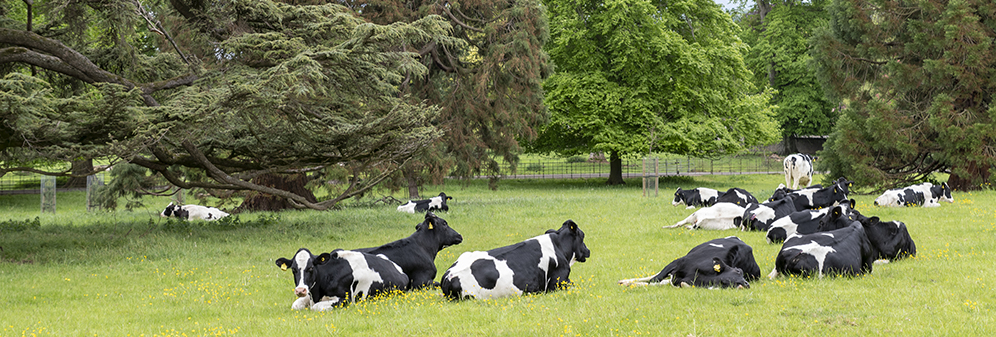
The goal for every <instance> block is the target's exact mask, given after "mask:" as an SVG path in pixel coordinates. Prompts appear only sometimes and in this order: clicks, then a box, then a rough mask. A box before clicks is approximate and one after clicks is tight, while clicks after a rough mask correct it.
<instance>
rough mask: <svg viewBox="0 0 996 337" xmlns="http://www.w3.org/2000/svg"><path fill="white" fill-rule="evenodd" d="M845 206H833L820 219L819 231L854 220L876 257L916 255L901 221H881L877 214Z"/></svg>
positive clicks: (898, 257)
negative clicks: (869, 242)
mask: <svg viewBox="0 0 996 337" xmlns="http://www.w3.org/2000/svg"><path fill="white" fill-rule="evenodd" d="M846 206H847V205H840V206H836V207H834V208H833V209H832V210H831V211H830V213H829V214H827V215H826V217H824V219H823V220H821V221H820V227H819V231H830V230H834V229H839V228H844V227H847V226H849V225H851V224H852V222H855V221H856V222H858V223H860V224H861V226H862V227H864V229H865V233H866V234H867V235H868V239H869V241H871V244H872V246H874V248H875V250H876V251H877V252H878V256H877V257H876V258H878V259H886V260H890V261H891V260H898V259H903V258H906V257H910V256H916V243H915V242H913V239H912V238H911V237H910V234H909V230H907V228H906V224H904V223H902V222H901V221H886V222H883V221H881V220H879V218H878V217H877V216H873V217H870V218H869V217H866V216H864V215H861V213H860V212H858V211H857V210H855V209H849V208H847V207H846Z"/></svg>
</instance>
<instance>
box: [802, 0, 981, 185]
mask: <svg viewBox="0 0 996 337" xmlns="http://www.w3.org/2000/svg"><path fill="white" fill-rule="evenodd" d="M829 12H830V16H831V21H830V25H829V26H828V27H825V28H822V29H820V30H819V31H818V32H817V33H816V34H815V36H814V38H813V45H814V48H813V50H812V52H811V53H812V56H813V59H814V62H815V64H816V65H817V70H818V75H819V78H820V79H821V80H822V82H823V84H824V86H825V87H826V88H827V90H828V91H829V93H830V94H832V95H833V96H835V97H836V98H839V99H842V100H843V101H844V102H845V103H846V104H847V108H846V109H845V110H844V113H843V115H842V116H841V117H840V120H839V121H838V122H837V126H836V128H835V129H834V132H833V133H832V134H831V136H830V139H829V140H828V142H827V145H826V146H825V150H824V151H823V152H822V154H821V160H820V162H821V163H822V164H818V166H821V167H822V168H823V169H827V170H830V172H831V175H830V176H833V177H836V176H847V177H848V178H851V179H853V180H854V181H855V182H858V183H862V184H868V185H873V186H880V187H890V186H894V185H899V184H903V183H907V182H911V181H921V180H929V179H932V177H931V175H932V174H933V173H934V172H937V171H950V172H951V177H950V179H949V180H948V182H949V183H950V185H951V187H952V188H955V189H961V190H970V189H977V188H979V187H980V186H982V185H985V184H988V183H989V182H990V179H991V176H990V170H991V169H992V168H993V165H996V106H993V98H994V96H993V95H994V94H996V76H994V75H996V54H994V51H996V46H994V39H996V3H994V2H992V1H941V0H926V1H919V2H910V1H896V0H858V1H841V0H835V1H834V2H833V4H832V5H830V6H829Z"/></svg>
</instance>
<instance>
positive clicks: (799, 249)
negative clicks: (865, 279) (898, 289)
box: [768, 207, 916, 278]
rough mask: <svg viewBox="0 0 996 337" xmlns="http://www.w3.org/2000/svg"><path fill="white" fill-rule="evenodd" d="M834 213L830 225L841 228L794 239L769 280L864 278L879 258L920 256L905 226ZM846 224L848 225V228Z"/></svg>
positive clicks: (786, 243) (790, 241)
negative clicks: (784, 277) (790, 277)
mask: <svg viewBox="0 0 996 337" xmlns="http://www.w3.org/2000/svg"><path fill="white" fill-rule="evenodd" d="M835 209H837V211H833V210H832V211H831V213H830V214H832V215H834V214H835V215H834V217H835V219H834V220H832V221H829V222H828V223H831V224H835V225H832V227H840V226H843V227H841V228H837V229H834V230H830V231H820V232H817V233H813V234H796V235H792V236H790V237H789V238H788V239H787V240H785V243H784V244H783V245H782V249H781V250H780V251H779V252H778V255H777V256H776V257H775V269H774V270H772V271H771V273H770V274H768V277H770V278H775V277H777V276H778V275H780V274H793V275H817V276H819V277H821V278H822V277H823V276H825V275H862V274H865V273H870V272H871V271H872V265H873V264H874V262H875V260H876V259H878V258H887V259H897V258H902V257H906V256H914V255H916V244H915V243H914V242H913V239H912V238H910V235H909V232H908V231H907V230H906V225H905V224H903V223H901V222H887V223H886V222H879V221H878V218H877V217H872V218H865V219H866V221H865V222H861V221H858V220H851V219H850V218H849V217H848V215H847V212H846V211H841V210H840V208H838V207H835ZM843 224H846V226H844V225H843Z"/></svg>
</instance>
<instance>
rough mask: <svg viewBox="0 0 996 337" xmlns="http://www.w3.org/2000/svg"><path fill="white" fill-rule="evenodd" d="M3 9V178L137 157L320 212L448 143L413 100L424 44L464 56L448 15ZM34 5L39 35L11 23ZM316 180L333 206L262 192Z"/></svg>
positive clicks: (165, 6)
mask: <svg viewBox="0 0 996 337" xmlns="http://www.w3.org/2000/svg"><path fill="white" fill-rule="evenodd" d="M26 4H33V5H26ZM2 5H3V6H2V8H3V9H2V10H3V11H6V13H4V14H8V15H5V16H3V18H2V21H0V65H2V66H3V68H2V69H0V70H2V71H3V73H4V74H5V76H4V77H3V78H2V81H0V87H2V88H3V89H2V91H0V106H2V107H3V108H2V109H0V110H2V111H0V120H2V121H3V124H2V128H0V144H3V147H2V148H0V161H2V162H0V164H2V167H0V169H2V170H3V171H0V172H4V173H5V172H8V171H11V170H34V171H39V170H37V169H35V168H34V167H35V166H37V165H36V164H37V163H40V162H60V161H61V162H65V161H70V160H76V159H79V158H88V159H98V158H100V159H105V160H108V161H111V162H112V163H114V162H117V161H127V162H131V163H134V164H137V165H140V166H142V167H145V168H148V169H150V170H152V171H154V172H156V173H158V174H161V175H162V176H164V177H165V178H166V179H168V180H169V182H170V183H172V184H174V185H176V186H179V187H182V188H205V189H219V190H252V191H256V192H262V193H266V194H270V195H274V196H279V197H283V198H286V199H287V200H289V201H291V203H292V205H293V206H294V207H309V208H313V209H327V208H329V207H331V206H333V205H335V204H336V203H338V202H339V201H341V200H343V199H345V198H349V197H352V196H355V195H358V194H361V193H364V191H367V190H368V189H369V188H371V187H372V186H375V185H376V184H377V183H379V182H380V181H382V180H383V179H385V178H386V177H388V176H390V175H391V174H392V173H393V172H394V171H395V170H396V169H398V168H399V167H400V166H401V165H403V164H404V163H405V162H406V161H408V160H409V159H410V158H412V157H413V156H414V155H416V154H417V153H419V152H420V151H424V150H425V149H426V148H428V147H429V146H430V145H431V144H433V142H434V141H436V140H437V139H438V138H439V137H440V136H441V135H442V132H441V130H440V128H439V127H437V126H436V125H434V121H436V119H437V118H438V116H439V112H440V109H439V108H438V107H437V106H435V105H432V104H431V103H428V102H426V101H424V100H423V99H421V98H418V97H412V96H410V95H408V94H406V91H405V90H402V88H403V87H404V85H405V83H407V82H409V81H421V80H426V79H428V78H430V73H429V68H428V67H427V65H426V64H424V63H423V60H424V58H423V55H422V54H420V50H421V49H422V48H424V46H428V45H431V46H434V47H436V48H442V49H448V50H465V49H466V44H465V42H464V41H462V40H459V39H456V38H453V37H451V35H450V34H451V32H452V26H451V25H450V24H449V23H448V22H447V21H446V20H445V19H444V18H443V17H441V16H435V15H426V16H424V17H421V18H418V19H417V20H410V21H407V22H396V23H390V24H383V25H380V24H372V23H368V22H365V21H364V20H363V19H362V18H360V17H357V16H356V15H355V13H353V12H352V11H351V10H349V9H348V8H347V7H343V6H340V5H335V4H325V5H300V6H299V5H288V4H283V3H278V2H271V1H255V0H253V1H248V0H245V1H239V0H235V1H220V2H203V1H183V0H173V1H169V2H158V1H148V2H143V1H135V0H121V1H101V2H78V1H58V0H57V1H35V2H30V1H28V2H23V3H22V2H20V1H5V2H3V3H2ZM31 7H33V8H32V9H34V13H35V14H34V16H33V17H37V18H44V22H36V25H35V26H33V27H31V28H30V29H29V28H28V27H29V24H28V22H31V20H28V19H27V18H28V17H29V16H27V15H26V14H18V15H14V14H13V13H15V12H16V13H26V12H27V9H28V8H31ZM39 13H44V15H42V14H39ZM19 15H20V16H19ZM63 82H73V83H77V84H78V85H79V86H80V88H81V89H79V90H77V91H74V92H67V91H65V90H55V89H54V88H56V87H58V86H60V85H62V83H63ZM47 173H48V174H69V173H68V172H47ZM307 173H311V174H316V175H318V176H319V177H324V179H325V180H328V181H335V182H337V183H338V184H337V185H335V186H332V187H330V186H329V185H328V184H325V187H326V188H329V189H330V190H331V192H332V193H330V197H329V198H327V199H325V200H318V201H317V202H316V200H314V198H308V196H305V195H301V194H298V193H292V192H290V191H287V190H281V189H277V188H273V187H268V186H264V185H261V184H256V183H254V182H253V179H254V178H256V177H259V176H261V175H266V174H278V175H280V174H286V175H292V174H307ZM309 199H310V200H309Z"/></svg>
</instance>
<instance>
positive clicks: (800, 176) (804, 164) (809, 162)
mask: <svg viewBox="0 0 996 337" xmlns="http://www.w3.org/2000/svg"><path fill="white" fill-rule="evenodd" d="M783 164H784V167H785V186H792V189H798V188H799V185H800V184H801V185H802V186H806V185H809V183H810V182H812V181H813V158H812V157H810V156H809V155H808V154H802V153H796V154H793V155H789V156H788V157H785V161H784V162H783Z"/></svg>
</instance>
